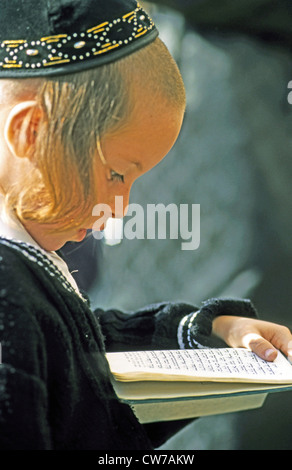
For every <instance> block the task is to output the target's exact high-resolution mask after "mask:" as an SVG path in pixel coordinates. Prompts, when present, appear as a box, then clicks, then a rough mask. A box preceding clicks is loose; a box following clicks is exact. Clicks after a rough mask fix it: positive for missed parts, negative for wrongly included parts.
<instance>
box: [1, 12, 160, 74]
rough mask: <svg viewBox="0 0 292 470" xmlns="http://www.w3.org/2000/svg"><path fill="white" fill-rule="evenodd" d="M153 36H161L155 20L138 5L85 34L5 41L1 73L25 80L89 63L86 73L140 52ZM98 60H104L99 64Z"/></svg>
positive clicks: (2, 43) (81, 32)
mask: <svg viewBox="0 0 292 470" xmlns="http://www.w3.org/2000/svg"><path fill="white" fill-rule="evenodd" d="M150 33H152V36H153V37H152V38H151V40H154V39H155V37H156V36H158V32H157V30H156V27H155V25H154V23H153V21H152V19H151V18H150V17H149V16H148V14H147V13H146V12H145V11H144V10H143V9H142V7H141V6H140V5H139V4H137V8H136V9H135V10H132V11H130V12H128V13H126V14H124V15H123V16H122V17H120V18H115V19H113V20H109V21H104V22H103V23H100V24H96V25H94V24H93V25H92V26H91V27H90V28H87V29H86V30H85V31H78V32H77V31H76V32H74V33H70V34H66V33H65V32H64V33H63V34H56V35H52V36H45V37H41V38H35V39H34V40H30V41H27V40H26V39H25V38H19V39H6V40H4V41H2V42H1V43H0V73H1V72H2V73H1V75H2V76H5V71H7V72H8V71H9V73H8V75H9V76H15V77H17V75H18V74H17V73H16V71H17V70H21V71H23V72H25V73H22V76H33V75H34V76H37V75H38V76H42V75H54V74H55V75H57V74H58V73H65V72H66V69H68V71H69V67H67V66H68V65H69V66H71V67H70V70H71V71H74V70H80V68H81V67H80V63H81V62H86V65H85V64H84V66H83V67H82V68H84V69H85V68H91V67H95V66H98V65H103V64H105V63H108V62H113V61H114V60H115V57H116V59H118V58H121V57H123V55H128V54H129V53H131V46H132V49H133V51H134V50H136V49H138V48H139V47H138V45H137V41H138V40H140V38H142V37H143V36H146V35H149V34H150ZM148 42H150V39H149V40H148ZM142 45H143V43H142V42H141V47H142ZM126 48H127V50H125V51H123V49H126ZM116 51H117V54H116V56H114V53H115V52H116ZM109 54H110V56H109ZM97 57H99V59H100V60H98V61H96V58H97ZM74 65H76V66H75V67H74ZM64 66H66V67H65V69H64ZM60 67H62V68H60ZM50 70H51V72H50ZM32 72H34V73H32Z"/></svg>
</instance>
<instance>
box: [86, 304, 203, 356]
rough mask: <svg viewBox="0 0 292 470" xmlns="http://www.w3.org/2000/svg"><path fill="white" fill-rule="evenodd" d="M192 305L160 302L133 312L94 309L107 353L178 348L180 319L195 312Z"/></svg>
mask: <svg viewBox="0 0 292 470" xmlns="http://www.w3.org/2000/svg"><path fill="white" fill-rule="evenodd" d="M196 310H197V308H196V307H194V306H193V305H189V304H184V303H172V302H164V303H158V304H153V305H149V306H147V307H145V308H142V309H140V310H138V311H137V312H129V313H124V312H121V311H120V310H107V311H104V310H102V309H97V310H95V314H96V315H97V317H98V319H99V322H100V325H101V329H102V333H103V335H104V339H105V347H106V350H107V351H115V352H118V351H129V350H153V349H178V348H179V345H178V341H177V331H178V326H179V323H180V321H181V319H182V318H183V317H184V316H185V315H189V314H190V313H192V312H194V311H196Z"/></svg>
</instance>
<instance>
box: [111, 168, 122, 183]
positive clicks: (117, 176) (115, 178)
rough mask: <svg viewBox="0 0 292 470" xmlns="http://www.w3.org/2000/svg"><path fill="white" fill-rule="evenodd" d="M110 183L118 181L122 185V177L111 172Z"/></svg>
mask: <svg viewBox="0 0 292 470" xmlns="http://www.w3.org/2000/svg"><path fill="white" fill-rule="evenodd" d="M111 181H119V182H121V183H124V175H120V174H119V173H116V172H115V171H114V170H111Z"/></svg>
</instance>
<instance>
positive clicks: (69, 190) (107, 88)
mask: <svg viewBox="0 0 292 470" xmlns="http://www.w3.org/2000/svg"><path fill="white" fill-rule="evenodd" d="M132 82H133V83H134V82H137V83H139V85H140V89H141V90H142V91H143V86H145V87H146V86H147V87H148V90H150V91H151V94H152V95H153V100H155V96H156V94H157V93H159V94H160V95H162V96H164V97H165V99H166V100H167V102H169V104H170V105H174V106H181V107H183V106H185V93H184V86H183V82H182V78H181V75H180V73H179V70H178V68H177V66H176V64H175V62H174V60H173V59H172V57H171V55H170V54H169V52H168V50H167V48H166V47H165V46H164V44H163V43H162V41H160V40H159V39H157V40H156V41H154V43H152V44H151V45H149V46H147V47H146V48H144V49H141V50H139V51H138V52H135V53H134V54H132V55H130V56H128V57H127V58H125V59H122V60H120V61H117V62H114V63H112V64H109V65H105V66H102V67H98V68H94V69H91V70H87V71H84V72H79V73H75V74H70V75H64V76H62V77H54V78H50V79H46V80H45V79H39V80H37V81H36V83H37V93H36V96H37V103H38V107H39V109H40V110H41V119H40V122H39V126H38V129H37V135H36V140H35V145H34V147H33V153H32V154H31V155H29V157H30V160H31V161H33V162H34V168H33V169H32V170H31V173H30V174H29V175H26V176H25V181H23V180H21V181H19V182H18V184H16V185H14V187H13V188H12V189H11V190H10V191H9V193H8V194H7V202H8V205H9V206H10V207H12V208H13V209H14V210H15V211H16V214H17V216H18V217H19V218H20V220H23V221H25V220H30V221H35V222H38V223H55V222H57V223H58V224H59V225H60V224H61V229H64V230H65V229H67V228H69V227H72V226H74V225H78V224H81V222H82V221H84V220H86V218H88V215H90V214H91V211H92V208H93V206H94V205H95V204H96V203H97V195H98V188H97V187H96V185H95V176H94V175H95V171H96V170H95V167H96V158H98V151H97V144H98V143H100V140H101V139H102V137H103V136H104V135H106V134H108V133H110V132H116V131H117V130H119V129H120V128H121V127H122V126H124V125H126V124H127V121H128V119H129V117H130V115H131V112H132V111H133V109H134V106H135V103H134V101H133V99H132V97H131V86H132V85H131V83H132ZM18 86H21V82H18V84H16V88H17V87H18ZM153 102H155V101H153Z"/></svg>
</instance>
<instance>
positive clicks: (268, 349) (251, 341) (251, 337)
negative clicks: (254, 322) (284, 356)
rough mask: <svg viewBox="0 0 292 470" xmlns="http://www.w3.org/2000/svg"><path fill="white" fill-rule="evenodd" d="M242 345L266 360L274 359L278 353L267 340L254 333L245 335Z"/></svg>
mask: <svg viewBox="0 0 292 470" xmlns="http://www.w3.org/2000/svg"><path fill="white" fill-rule="evenodd" d="M243 345H244V347H246V348H248V349H251V351H253V352H254V353H255V354H257V355H258V356H259V357H261V358H262V359H265V360H266V361H270V362H271V361H274V360H275V359H276V357H277V355H278V351H277V349H276V348H275V347H274V346H273V345H272V344H271V343H270V342H269V341H267V340H266V339H264V338H263V337H262V336H260V335H258V334H255V333H250V334H247V335H245V336H244V338H243Z"/></svg>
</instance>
